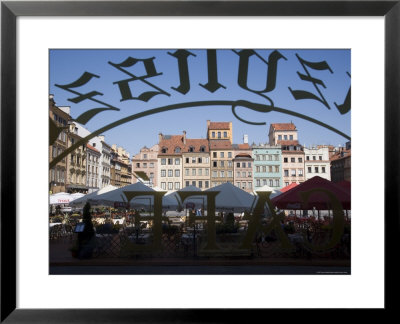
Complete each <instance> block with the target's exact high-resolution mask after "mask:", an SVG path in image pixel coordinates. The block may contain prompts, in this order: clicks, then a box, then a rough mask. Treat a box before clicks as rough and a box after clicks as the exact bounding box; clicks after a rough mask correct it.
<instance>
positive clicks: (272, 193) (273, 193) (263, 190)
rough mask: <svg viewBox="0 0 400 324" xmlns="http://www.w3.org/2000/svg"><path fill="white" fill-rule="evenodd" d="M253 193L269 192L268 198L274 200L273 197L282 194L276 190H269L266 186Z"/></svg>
mask: <svg viewBox="0 0 400 324" xmlns="http://www.w3.org/2000/svg"><path fill="white" fill-rule="evenodd" d="M255 191H261V192H271V194H270V196H269V197H270V198H274V197H277V196H279V195H280V194H282V192H281V191H279V190H278V189H274V188H271V187H270V186H267V185H265V186H262V187H261V188H258V189H256V190H255Z"/></svg>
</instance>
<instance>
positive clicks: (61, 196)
mask: <svg viewBox="0 0 400 324" xmlns="http://www.w3.org/2000/svg"><path fill="white" fill-rule="evenodd" d="M72 200H74V197H71V194H69V193H66V192H58V193H56V194H52V195H50V205H64V204H69V203H70V201H72Z"/></svg>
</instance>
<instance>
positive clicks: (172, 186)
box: [168, 182, 174, 190]
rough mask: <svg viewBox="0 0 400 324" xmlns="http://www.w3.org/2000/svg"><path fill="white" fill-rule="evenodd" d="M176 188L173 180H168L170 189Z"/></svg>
mask: <svg viewBox="0 0 400 324" xmlns="http://www.w3.org/2000/svg"><path fill="white" fill-rule="evenodd" d="M172 189H174V183H173V182H168V190H172Z"/></svg>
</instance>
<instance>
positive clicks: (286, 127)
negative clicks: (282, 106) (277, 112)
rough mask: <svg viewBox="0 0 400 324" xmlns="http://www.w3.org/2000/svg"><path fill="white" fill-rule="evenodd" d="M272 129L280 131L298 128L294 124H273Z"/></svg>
mask: <svg viewBox="0 0 400 324" xmlns="http://www.w3.org/2000/svg"><path fill="white" fill-rule="evenodd" d="M271 127H272V128H273V129H275V130H278V131H284V130H296V126H295V125H294V124H293V123H279V124H271Z"/></svg>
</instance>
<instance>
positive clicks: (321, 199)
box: [271, 176, 351, 210]
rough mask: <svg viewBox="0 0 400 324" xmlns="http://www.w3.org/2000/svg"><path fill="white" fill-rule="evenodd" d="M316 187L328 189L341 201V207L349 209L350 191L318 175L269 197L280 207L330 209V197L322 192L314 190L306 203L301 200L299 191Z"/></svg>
mask: <svg viewBox="0 0 400 324" xmlns="http://www.w3.org/2000/svg"><path fill="white" fill-rule="evenodd" d="M317 188H318V189H325V190H328V191H329V192H331V193H332V194H333V195H335V196H336V198H337V199H338V200H339V201H340V202H341V204H342V207H343V209H347V210H350V209H351V203H350V202H351V196H350V191H347V190H345V189H343V188H341V187H340V186H339V185H337V184H334V183H333V182H331V181H329V180H326V179H324V178H321V177H318V176H316V177H313V178H311V179H309V180H307V181H305V182H303V183H301V184H299V185H297V186H296V187H294V188H292V189H291V190H289V191H287V192H285V193H283V194H281V195H279V196H277V197H275V198H273V199H271V201H272V202H273V203H274V204H275V206H277V207H278V208H280V209H303V210H307V209H308V210H310V209H313V207H315V208H316V209H317V210H318V209H319V210H329V209H332V207H331V205H330V198H329V197H328V196H327V195H326V194H325V193H323V192H314V193H312V194H311V195H310V196H309V199H308V203H307V204H305V203H304V202H303V200H302V198H301V195H300V193H302V192H306V191H309V190H312V189H317Z"/></svg>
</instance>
